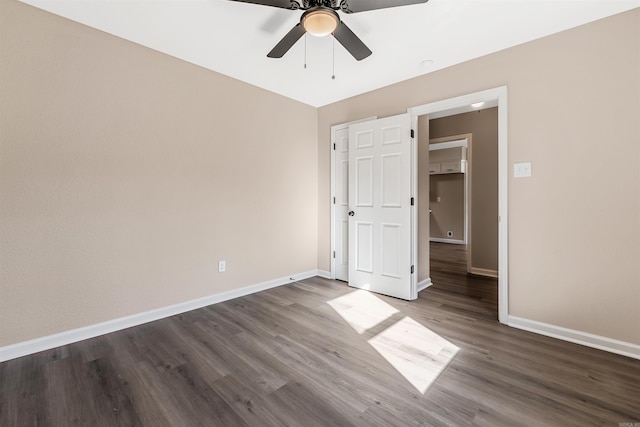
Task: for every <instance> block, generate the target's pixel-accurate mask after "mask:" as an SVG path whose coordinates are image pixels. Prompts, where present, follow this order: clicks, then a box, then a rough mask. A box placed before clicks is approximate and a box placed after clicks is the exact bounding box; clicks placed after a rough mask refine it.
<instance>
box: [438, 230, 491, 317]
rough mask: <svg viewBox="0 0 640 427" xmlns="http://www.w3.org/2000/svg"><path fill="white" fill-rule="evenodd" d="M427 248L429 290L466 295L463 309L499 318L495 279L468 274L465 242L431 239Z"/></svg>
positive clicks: (474, 313)
mask: <svg viewBox="0 0 640 427" xmlns="http://www.w3.org/2000/svg"><path fill="white" fill-rule="evenodd" d="M429 249H430V252H429V258H430V261H431V262H430V266H429V267H430V277H431V281H432V282H433V286H432V291H435V292H447V293H453V294H457V295H464V296H467V297H469V299H468V301H467V303H466V304H465V308H464V309H466V310H472V311H473V315H475V316H485V317H487V318H489V319H498V279H494V278H489V277H482V276H473V275H469V274H467V252H466V246H465V245H457V244H451V243H440V242H431V243H430V245H429ZM461 310H462V308H461ZM459 312H460V311H459Z"/></svg>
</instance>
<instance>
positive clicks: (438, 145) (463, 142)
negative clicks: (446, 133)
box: [429, 117, 468, 151]
mask: <svg viewBox="0 0 640 427" xmlns="http://www.w3.org/2000/svg"><path fill="white" fill-rule="evenodd" d="M429 120H431V117H429ZM434 139H435V138H431V139H429V151H438V150H446V149H449V148H457V147H464V148H467V145H468V144H467V138H462V139H456V140H453V141H447V142H431V141H433V140H434ZM440 139H441V138H440Z"/></svg>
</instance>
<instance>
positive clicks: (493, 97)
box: [407, 86, 509, 323]
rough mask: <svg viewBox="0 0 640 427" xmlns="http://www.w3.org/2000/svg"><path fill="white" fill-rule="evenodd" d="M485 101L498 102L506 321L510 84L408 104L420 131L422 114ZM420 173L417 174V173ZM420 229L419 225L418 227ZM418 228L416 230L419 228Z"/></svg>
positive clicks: (501, 287)
mask: <svg viewBox="0 0 640 427" xmlns="http://www.w3.org/2000/svg"><path fill="white" fill-rule="evenodd" d="M482 101H484V102H485V105H489V103H494V104H493V105H495V102H496V101H497V104H498V272H499V277H498V320H499V321H500V323H507V322H508V317H509V283H508V279H509V271H508V270H509V262H508V261H509V247H508V243H509V236H508V231H509V229H508V224H509V218H508V206H509V205H508V197H509V193H508V178H509V165H508V159H507V151H508V146H509V144H508V140H507V138H508V134H507V87H506V86H500V87H497V88H493V89H487V90H483V91H480V92H476V93H472V94H468V95H462V96H458V97H455V98H450V99H445V100H443V101H437V102H432V103H430V104H425V105H420V106H417V107H413V108H409V109H408V110H407V111H408V112H409V114H411V118H412V120H411V124H412V126H413V129H414V130H415V132H416V138H417V133H418V117H419V116H423V115H426V114H428V115H430V117H433V116H434V113H436V114H437V115H438V116H439V117H444V116H446V115H447V114H446V113H447V112H448V111H451V112H452V114H457V113H455V112H454V111H457V110H456V109H458V110H459V109H460V108H462V107H465V106H468V105H471V104H473V103H476V102H482ZM416 175H417V174H416ZM415 230H417V228H416V229H415ZM416 232H417V231H416Z"/></svg>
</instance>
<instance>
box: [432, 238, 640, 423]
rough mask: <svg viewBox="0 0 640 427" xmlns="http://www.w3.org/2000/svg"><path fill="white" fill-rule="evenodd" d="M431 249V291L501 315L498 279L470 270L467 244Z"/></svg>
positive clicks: (485, 313)
mask: <svg viewBox="0 0 640 427" xmlns="http://www.w3.org/2000/svg"><path fill="white" fill-rule="evenodd" d="M429 250H430V252H429V256H430V275H431V281H432V282H433V289H432V292H433V291H437V292H447V293H452V294H460V295H465V296H468V297H469V299H468V300H467V301H466V302H465V304H464V306H465V307H460V310H463V309H467V310H472V311H473V313H474V314H475V315H477V316H486V317H487V318H490V319H498V279H493V278H490V277H482V276H473V275H469V274H467V252H466V246H465V245H457V244H451V243H440V242H431V243H430V244H429ZM472 302H473V303H472ZM639 427H640V426H639Z"/></svg>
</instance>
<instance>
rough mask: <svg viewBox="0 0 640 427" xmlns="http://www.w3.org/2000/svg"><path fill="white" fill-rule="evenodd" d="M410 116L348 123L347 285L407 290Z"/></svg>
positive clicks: (405, 294)
mask: <svg viewBox="0 0 640 427" xmlns="http://www.w3.org/2000/svg"><path fill="white" fill-rule="evenodd" d="M411 180H412V145H411V138H410V116H409V115H408V114H402V115H398V116H392V117H386V118H384V119H379V120H375V121H370V122H365V123H361V124H355V125H352V126H350V127H349V209H350V211H349V215H350V216H349V286H353V287H356V288H360V289H367V290H371V291H374V292H377V293H381V294H384V295H389V296H393V297H396V298H402V299H406V300H409V299H415V298H416V295H415V292H413V291H412V262H411V261H412V229H411V214H412V212H411V209H412V207H411V188H412V185H411Z"/></svg>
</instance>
